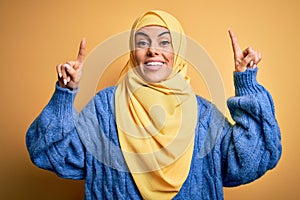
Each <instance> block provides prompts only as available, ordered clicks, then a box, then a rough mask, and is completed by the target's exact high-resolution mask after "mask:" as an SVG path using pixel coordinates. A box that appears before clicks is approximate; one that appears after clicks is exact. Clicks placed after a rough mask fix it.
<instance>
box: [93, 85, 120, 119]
mask: <svg viewBox="0 0 300 200" xmlns="http://www.w3.org/2000/svg"><path fill="white" fill-rule="evenodd" d="M116 88H117V87H116V86H111V87H107V88H105V89H103V90H100V91H99V92H98V93H97V94H96V95H95V97H94V102H95V105H96V108H97V109H98V110H99V109H100V110H101V111H102V112H106V111H108V110H110V111H111V112H112V113H113V112H114V107H115V91H116Z"/></svg>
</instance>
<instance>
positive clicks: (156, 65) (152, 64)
mask: <svg viewBox="0 0 300 200" xmlns="http://www.w3.org/2000/svg"><path fill="white" fill-rule="evenodd" d="M164 64H165V62H162V61H147V62H145V64H144V66H145V68H146V69H148V70H152V71H156V70H159V69H161V67H162V66H163V65H164Z"/></svg>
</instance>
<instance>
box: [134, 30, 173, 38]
mask: <svg viewBox="0 0 300 200" xmlns="http://www.w3.org/2000/svg"><path fill="white" fill-rule="evenodd" d="M164 34H170V31H165V32H162V33H160V34H159V35H158V36H157V37H161V36H162V35H164ZM135 35H136V36H137V35H142V36H145V37H147V38H150V37H149V35H147V34H146V33H143V32H136V34H135ZM170 35H171V34H170Z"/></svg>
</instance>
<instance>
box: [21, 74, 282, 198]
mask: <svg viewBox="0 0 300 200" xmlns="http://www.w3.org/2000/svg"><path fill="white" fill-rule="evenodd" d="M256 73H257V69H255V70H247V71H246V72H239V73H234V81H235V88H236V97H232V98H230V99H229V100H228V102H227V103H228V108H229V110H230V113H231V116H232V118H233V119H234V121H235V124H234V125H232V124H230V123H229V122H228V121H227V119H226V118H225V117H224V116H223V115H222V114H221V113H220V112H219V111H218V109H217V108H216V107H215V106H214V105H213V104H211V103H210V102H208V101H206V100H205V99H203V98H201V97H199V96H197V103H198V123H197V127H196V136H195V143H194V152H193V158H192V163H191V167H190V172H189V175H188V177H187V179H186V181H185V183H184V184H183V186H182V187H181V190H180V191H179V193H178V194H177V195H176V196H175V197H174V199H210V200H211V199H223V186H230V187H231V186H237V185H241V184H246V183H249V182H252V181H254V180H256V179H257V178H259V177H261V176H262V175H263V174H264V173H265V172H266V171H267V170H269V169H272V168H274V167H275V166H276V164H277V162H278V161H279V158H280V156H281V141H280V140H281V138H280V130H279V127H278V123H277V121H276V118H275V111H274V104H273V101H272V98H271V95H270V94H269V93H268V92H267V90H266V89H265V88H264V87H263V86H261V85H259V84H258V83H257V81H256ZM115 89H116V87H109V88H106V89H104V90H102V91H100V92H99V93H98V94H97V95H96V96H95V97H94V99H93V100H92V102H93V104H92V105H94V110H95V111H96V120H97V121H98V123H99V128H100V129H101V135H100V136H99V137H98V139H99V141H100V142H99V144H100V145H98V146H97V155H95V154H94V153H92V152H90V151H89V149H88V148H86V147H87V146H86V145H85V144H84V142H83V140H82V135H81V134H82V133H81V134H79V133H78V131H77V129H76V127H75V124H76V120H78V119H79V120H82V122H84V123H86V124H87V125H88V124H89V123H95V121H93V120H90V119H87V118H86V119H85V116H88V115H85V112H90V108H89V106H87V107H86V108H85V109H83V111H82V113H81V114H80V115H81V118H77V117H78V115H77V113H76V111H75V109H74V107H73V102H74V98H75V95H76V93H77V91H69V90H68V89H64V88H60V87H59V86H58V85H56V89H55V92H54V94H53V96H52V98H51V100H50V102H49V103H48V105H47V106H46V107H45V108H44V109H43V111H42V113H41V114H40V115H39V116H38V117H37V118H36V119H35V121H34V122H33V123H32V124H31V126H30V128H29V129H28V132H27V134H26V144H27V148H28V152H29V154H30V157H31V160H32V161H33V163H34V164H35V165H37V166H38V167H40V168H43V169H46V170H50V171H53V172H54V173H56V174H57V175H58V176H60V177H63V178H71V179H85V199H87V200H90V199H141V196H140V193H139V191H138V189H137V187H136V185H135V183H134V181H133V179H132V176H131V174H130V173H129V172H128V171H126V166H125V168H124V163H125V161H124V158H123V157H122V155H121V154H118V152H116V150H115V147H119V141H118V134H117V127H116V122H115V112H114V109H115V108H114V94H115ZM89 105H90V104H89ZM75 118H76V119H75ZM83 134H86V135H87V136H88V134H89V132H88V131H86V132H84V133H83ZM97 144H98V143H97ZM118 166H123V168H122V170H120V168H119V167H118ZM179 173H180V172H179Z"/></svg>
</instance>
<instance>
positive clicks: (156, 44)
mask: <svg viewBox="0 0 300 200" xmlns="http://www.w3.org/2000/svg"><path fill="white" fill-rule="evenodd" d="M134 52H135V59H136V63H137V71H138V73H139V75H140V76H141V77H142V78H143V79H144V80H146V81H148V82H152V83H157V82H160V81H163V80H166V79H167V78H168V76H169V75H170V74H171V72H172V67H173V62H174V52H173V47H172V40H171V35H170V32H169V30H168V29H167V28H164V27H161V26H146V27H143V28H140V29H139V30H138V31H137V32H136V34H135V51H134Z"/></svg>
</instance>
